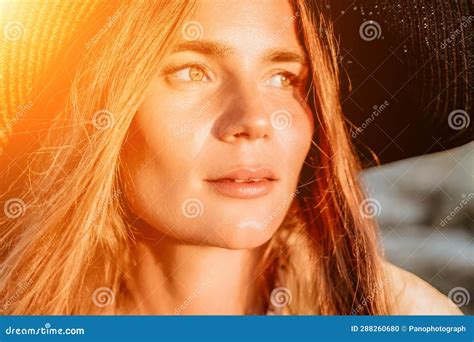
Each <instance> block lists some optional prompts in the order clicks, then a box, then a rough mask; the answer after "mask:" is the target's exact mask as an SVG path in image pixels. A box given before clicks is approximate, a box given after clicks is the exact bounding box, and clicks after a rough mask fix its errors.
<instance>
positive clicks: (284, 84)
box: [265, 73, 297, 88]
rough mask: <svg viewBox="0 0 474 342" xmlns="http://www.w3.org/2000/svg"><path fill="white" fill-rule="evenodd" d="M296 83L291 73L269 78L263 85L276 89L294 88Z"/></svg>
mask: <svg viewBox="0 0 474 342" xmlns="http://www.w3.org/2000/svg"><path fill="white" fill-rule="evenodd" d="M296 83H297V80H296V76H295V75H294V74H292V73H279V74H276V75H273V76H272V77H270V79H268V80H266V81H265V85H269V86H272V87H278V88H288V87H291V86H295V85H296Z"/></svg>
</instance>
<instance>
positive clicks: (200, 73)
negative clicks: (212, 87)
mask: <svg viewBox="0 0 474 342" xmlns="http://www.w3.org/2000/svg"><path fill="white" fill-rule="evenodd" d="M173 76H174V77H176V78H179V79H180V80H182V81H185V82H209V81H210V79H209V77H207V75H206V72H205V71H204V69H203V68H201V67H199V66H188V67H185V68H182V69H180V70H178V71H176V72H175V73H174V74H173Z"/></svg>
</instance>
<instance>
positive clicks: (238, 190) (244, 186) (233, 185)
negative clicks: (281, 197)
mask: <svg viewBox="0 0 474 342" xmlns="http://www.w3.org/2000/svg"><path fill="white" fill-rule="evenodd" d="M208 183H209V184H210V185H211V186H212V188H213V189H214V190H215V191H216V192H218V193H219V194H221V195H224V196H228V197H233V198H241V199H251V198H258V197H262V196H265V195H267V194H268V193H270V191H272V189H273V186H274V184H275V180H271V179H267V178H261V179H255V180H251V181H244V180H230V179H217V180H213V181H208Z"/></svg>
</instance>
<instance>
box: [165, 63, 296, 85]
mask: <svg viewBox="0 0 474 342" xmlns="http://www.w3.org/2000/svg"><path fill="white" fill-rule="evenodd" d="M193 67H197V68H200V69H202V70H203V71H204V73H205V74H206V75H208V74H209V72H210V69H209V68H208V67H207V65H205V64H202V63H196V62H190V63H185V64H181V65H171V66H169V67H167V68H166V69H165V70H164V71H163V74H164V75H171V74H174V73H175V72H178V71H181V70H183V69H186V68H193ZM276 75H281V76H283V77H286V78H288V79H289V80H290V81H291V86H293V87H299V86H301V85H302V84H303V78H302V77H301V76H297V75H295V74H294V73H292V72H289V71H281V72H278V73H276V74H274V75H272V77H273V76H276ZM191 82H192V81H191Z"/></svg>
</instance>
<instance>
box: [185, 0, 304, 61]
mask: <svg viewBox="0 0 474 342" xmlns="http://www.w3.org/2000/svg"><path fill="white" fill-rule="evenodd" d="M298 15H299V13H296V12H295V11H294V8H293V7H292V5H291V3H290V2H289V1H288V0H228V1H227V0H226V1H224V0H205V1H198V3H197V7H196V10H195V11H194V13H193V15H192V16H191V18H190V20H189V21H188V22H185V23H184V26H183V37H184V38H185V39H187V38H189V37H187V36H186V33H185V32H186V29H188V28H189V27H188V26H187V25H189V24H188V23H190V22H191V23H193V24H194V25H195V27H194V28H193V29H194V30H196V31H197V32H194V33H195V34H196V33H197V34H198V36H196V38H198V39H206V40H219V41H223V42H225V43H226V44H227V45H228V46H231V47H234V48H235V49H239V48H241V49H245V50H247V51H248V50H249V49H252V50H256V49H259V48H261V49H262V48H265V47H266V48H279V47H282V46H284V47H286V48H291V47H293V48H294V49H298V47H299V42H298V35H297V32H296V20H297V16H298ZM187 40H193V39H187ZM248 52H250V51H248Z"/></svg>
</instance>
